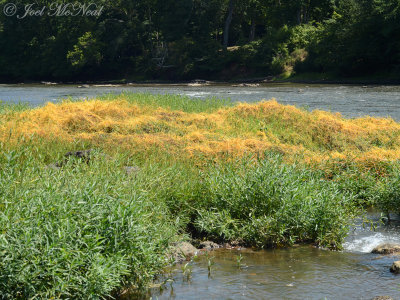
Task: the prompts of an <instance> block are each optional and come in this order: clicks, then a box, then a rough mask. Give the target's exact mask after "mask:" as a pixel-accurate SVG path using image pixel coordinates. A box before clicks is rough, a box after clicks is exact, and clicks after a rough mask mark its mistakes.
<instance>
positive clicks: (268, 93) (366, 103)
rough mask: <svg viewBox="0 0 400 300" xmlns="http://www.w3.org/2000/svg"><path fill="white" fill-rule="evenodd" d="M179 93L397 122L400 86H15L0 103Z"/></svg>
mask: <svg viewBox="0 0 400 300" xmlns="http://www.w3.org/2000/svg"><path fill="white" fill-rule="evenodd" d="M121 92H133V93H153V94H180V95H187V96H189V97H192V98H193V99H201V98H207V97H217V98H224V99H231V100H232V101H243V102H257V101H260V100H262V99H271V98H273V97H274V98H276V99H277V100H278V102H280V103H284V104H293V105H296V106H300V107H305V108H307V109H310V110H314V109H322V110H328V111H333V112H340V113H342V114H343V115H344V116H346V117H361V116H365V115H370V116H376V117H387V116H390V117H392V118H393V119H395V120H399V121H400V86H353V85H305V84H264V85H260V86H258V87H246V86H245V87H235V86H232V85H226V84H225V85H222V84H220V85H218V84H215V85H208V86H207V85H203V86H188V85H179V84H177V85H162V84H152V85H120V86H110V85H108V86H107V85H103V86H101V85H100V86H99V85H97V86H96V85H91V86H89V87H88V88H78V85H44V84H39V85H38V84H35V85H29V84H16V85H4V84H3V85H0V100H3V101H5V102H28V103H30V104H31V105H33V106H37V105H42V104H44V103H46V102H48V101H51V102H57V101H59V100H60V99H65V98H67V97H71V98H75V99H76V98H92V97H95V96H96V95H103V94H109V93H121Z"/></svg>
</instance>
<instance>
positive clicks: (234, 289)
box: [123, 213, 400, 300]
mask: <svg viewBox="0 0 400 300" xmlns="http://www.w3.org/2000/svg"><path fill="white" fill-rule="evenodd" d="M368 218H369V219H371V220H373V221H374V222H378V221H379V219H380V214H378V213H374V214H369V215H368ZM396 224H397V225H396ZM398 224H399V222H398V220H397V222H396V223H395V225H392V226H389V227H387V226H383V225H381V226H377V227H376V228H375V229H372V228H371V227H370V226H365V227H364V226H362V222H361V221H359V222H358V224H357V225H356V226H354V228H352V230H351V232H350V235H349V236H348V237H347V240H346V243H345V244H344V250H343V251H340V252H338V251H329V250H323V249H317V248H315V247H313V246H305V245H303V246H295V247H291V248H286V249H270V250H253V249H240V250H239V249H235V250H227V249H220V250H215V251H212V252H210V253H209V254H208V256H206V255H204V254H203V255H201V256H199V257H198V259H195V260H193V261H191V262H190V263H189V266H190V268H191V276H190V278H188V277H187V273H186V275H184V274H183V269H182V266H184V265H180V266H177V267H175V268H173V269H172V270H171V273H170V274H169V278H170V279H172V280H173V281H172V282H170V283H167V284H166V285H165V286H164V287H163V289H160V288H158V287H157V288H153V289H152V290H150V291H149V293H148V294H146V295H126V296H125V297H123V300H133V299H149V298H150V297H152V299H316V300H317V299H321V300H322V299H330V300H338V299H343V300H347V299H367V300H371V299H373V298H374V297H376V296H383V295H389V296H391V297H392V298H393V299H400V277H399V276H400V275H394V274H392V273H390V271H389V268H390V266H391V265H392V263H393V261H395V260H398V259H399V257H394V256H381V255H377V254H371V251H372V249H373V248H374V247H375V246H377V245H379V244H381V243H386V242H394V243H399V242H400V234H399V227H398ZM240 256H241V257H242V260H241V261H240V265H241V266H240V267H239V263H238V258H239V257H240ZM396 258H397V259H396ZM209 259H211V261H212V267H211V272H210V273H209V271H208V260H209ZM164 279H165V278H163V280H164Z"/></svg>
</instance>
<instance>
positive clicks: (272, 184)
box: [0, 94, 400, 299]
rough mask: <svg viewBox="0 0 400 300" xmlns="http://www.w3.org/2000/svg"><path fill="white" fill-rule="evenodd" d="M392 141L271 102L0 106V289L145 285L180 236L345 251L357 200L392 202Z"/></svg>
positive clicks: (389, 135) (378, 126)
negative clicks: (295, 244)
mask: <svg viewBox="0 0 400 300" xmlns="http://www.w3.org/2000/svg"><path fill="white" fill-rule="evenodd" d="M399 137H400V124H399V123H396V122H395V121H393V120H392V119H386V118H371V117H364V118H357V119H346V118H343V117H342V116H341V115H340V114H338V113H336V114H334V113H329V112H324V111H312V112H308V111H306V110H303V109H299V108H296V107H294V106H288V105H281V104H279V103H277V102H276V101H275V100H270V101H263V102H260V103H256V104H245V103H239V104H233V103H231V102H227V101H223V100H218V99H207V100H197V101H193V100H192V99H190V98H187V97H181V96H176V95H164V96H161V95H149V94H121V95H117V96H115V95H114V96H112V95H109V96H103V97H99V98H98V99H93V100H87V101H71V100H69V101H67V100H66V101H64V102H62V103H59V104H52V103H48V104H46V105H45V106H43V107H38V108H30V107H28V106H25V105H7V104H4V103H3V104H1V106H0V151H1V153H0V216H1V217H0V228H1V233H0V253H1V255H0V297H1V298H5V299H7V298H34V297H36V298H64V297H70V298H75V299H76V298H81V299H88V298H100V297H106V296H108V295H113V296H117V295H118V294H119V293H120V292H121V291H123V290H124V289H126V288H127V287H130V286H136V287H138V288H145V287H146V286H147V285H148V284H149V283H150V282H151V281H152V280H153V279H154V278H155V276H156V275H157V274H160V272H162V270H163V268H164V267H165V266H167V265H169V264H171V263H172V262H173V258H172V257H173V255H172V252H173V248H174V246H176V245H177V244H178V243H180V242H182V241H187V240H190V239H198V240H206V239H207V240H212V241H214V242H217V243H221V242H233V241H235V242H236V243H240V244H241V245H244V246H250V247H258V248H266V247H281V246H290V245H293V244H294V243H312V244H315V245H317V246H321V247H327V248H331V249H341V245H342V242H343V240H344V238H345V236H346V234H347V233H348V229H349V225H350V224H351V223H352V220H353V219H354V217H356V216H359V215H360V214H362V213H363V211H364V210H365V208H367V207H371V206H373V207H376V208H378V209H380V210H382V211H383V212H396V213H397V212H399V207H400V203H399V200H398V199H399V195H398V193H399V192H398V191H399V190H400V188H399V187H400V176H399V173H400V171H399V163H398V159H399V158H400V138H399ZM89 149H90V150H89ZM78 150H82V151H81V152H76V151H78ZM68 151H71V152H69V153H68V154H67V155H65V153H66V152H68ZM88 153H90V156H88V155H87V154H88Z"/></svg>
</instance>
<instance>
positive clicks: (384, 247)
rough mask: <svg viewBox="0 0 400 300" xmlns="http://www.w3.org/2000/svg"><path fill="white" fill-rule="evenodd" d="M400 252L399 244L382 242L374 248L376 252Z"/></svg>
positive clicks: (373, 251)
mask: <svg viewBox="0 0 400 300" xmlns="http://www.w3.org/2000/svg"><path fill="white" fill-rule="evenodd" d="M396 252H400V245H399V244H389V243H388V244H381V245H379V246H377V247H375V248H374V249H373V250H372V253H374V254H392V253H396Z"/></svg>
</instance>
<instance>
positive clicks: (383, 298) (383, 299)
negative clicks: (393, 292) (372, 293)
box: [372, 296, 393, 300]
mask: <svg viewBox="0 0 400 300" xmlns="http://www.w3.org/2000/svg"><path fill="white" fill-rule="evenodd" d="M372 300H393V298H392V297H390V296H377V297H375V298H374V299H372Z"/></svg>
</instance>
